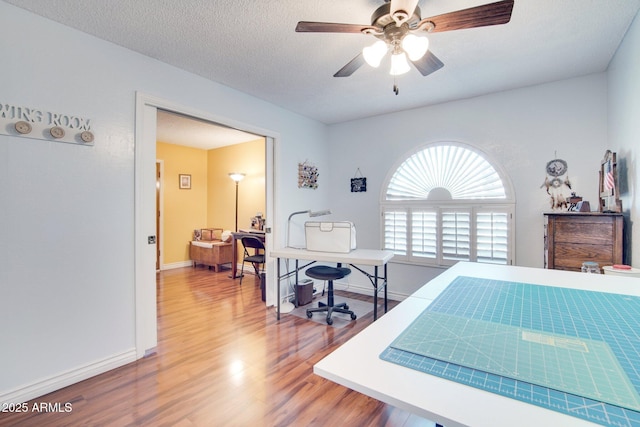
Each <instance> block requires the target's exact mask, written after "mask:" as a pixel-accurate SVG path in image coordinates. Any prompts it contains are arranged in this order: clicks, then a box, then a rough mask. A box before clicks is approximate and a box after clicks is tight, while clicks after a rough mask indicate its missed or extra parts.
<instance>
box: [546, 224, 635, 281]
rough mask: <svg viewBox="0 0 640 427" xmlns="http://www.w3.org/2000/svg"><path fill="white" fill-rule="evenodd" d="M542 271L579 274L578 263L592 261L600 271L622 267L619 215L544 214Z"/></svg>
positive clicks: (621, 225)
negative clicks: (546, 269)
mask: <svg viewBox="0 0 640 427" xmlns="http://www.w3.org/2000/svg"><path fill="white" fill-rule="evenodd" d="M544 216H545V223H544V267H545V268H553V269H556V270H573V271H580V268H581V267H582V263H583V262H585V261H594V262H597V263H598V264H599V265H600V269H601V270H602V267H604V266H606V265H613V264H622V258H623V254H622V230H623V224H624V217H623V215H622V214H620V213H598V212H589V213H581V212H562V213H545V214H544Z"/></svg>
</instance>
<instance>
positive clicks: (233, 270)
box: [229, 237, 240, 279]
mask: <svg viewBox="0 0 640 427" xmlns="http://www.w3.org/2000/svg"><path fill="white" fill-rule="evenodd" d="M237 241H238V240H237V239H236V238H235V237H233V238H232V239H231V250H232V251H233V256H232V259H233V261H232V262H231V275H230V276H229V277H231V278H232V279H237V278H238V277H240V276H239V275H238V243H237Z"/></svg>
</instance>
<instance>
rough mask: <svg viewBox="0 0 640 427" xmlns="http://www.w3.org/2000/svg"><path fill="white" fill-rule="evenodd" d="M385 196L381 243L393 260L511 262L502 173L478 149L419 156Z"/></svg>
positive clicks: (447, 147) (430, 150) (509, 211)
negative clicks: (394, 255)
mask: <svg viewBox="0 0 640 427" xmlns="http://www.w3.org/2000/svg"><path fill="white" fill-rule="evenodd" d="M383 194H384V198H383V201H382V212H383V216H384V221H383V227H384V243H383V244H384V248H385V249H388V250H391V251H393V252H394V253H395V254H396V260H398V261H401V262H402V261H407V262H410V263H415V264H425V265H444V266H447V265H452V264H454V263H455V262H457V261H478V262H488V263H496V264H509V263H511V259H512V247H513V243H512V241H513V236H512V232H511V222H512V220H513V212H514V204H513V201H512V200H509V199H508V198H507V191H506V189H505V185H504V183H503V180H502V178H501V177H500V174H498V172H497V171H496V169H495V168H494V167H493V166H492V165H491V164H490V163H489V162H488V161H487V160H486V159H485V158H484V156H482V155H481V154H480V153H478V152H477V151H476V150H474V149H472V148H470V147H467V146H465V145H463V144H457V143H452V144H439V145H432V146H429V147H427V148H425V149H423V150H421V151H418V152H416V153H414V154H413V155H411V156H410V157H409V158H407V159H406V160H405V161H404V162H403V163H402V164H401V165H400V166H399V167H398V168H397V169H396V171H395V172H394V173H393V175H392V176H391V178H390V180H389V182H388V184H387V186H386V188H385V189H384V193H383Z"/></svg>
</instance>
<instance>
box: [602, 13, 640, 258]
mask: <svg viewBox="0 0 640 427" xmlns="http://www.w3.org/2000/svg"><path fill="white" fill-rule="evenodd" d="M638 16H640V15H637V16H636V18H635V20H634V21H633V23H632V24H631V27H630V28H629V30H628V32H627V35H626V36H625V38H624V40H623V42H622V44H621V45H620V47H619V48H618V52H617V53H616V55H615V56H614V58H613V61H612V62H611V65H610V66H609V72H608V81H609V141H610V146H611V149H612V151H615V152H617V159H618V172H619V181H620V198H621V200H622V209H623V211H624V213H625V227H626V232H625V235H626V238H627V242H628V243H629V242H630V244H627V247H626V250H627V251H628V253H629V254H630V258H629V259H628V260H627V262H629V263H631V265H633V266H634V267H640V225H639V223H638V217H639V216H640V197H638V190H640V168H639V167H638V160H639V155H638V152H639V151H640V120H639V118H640V97H639V95H640V79H639V78H638V76H640V54H639V52H640V18H639V17H638Z"/></svg>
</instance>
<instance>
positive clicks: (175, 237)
mask: <svg viewBox="0 0 640 427" xmlns="http://www.w3.org/2000/svg"><path fill="white" fill-rule="evenodd" d="M265 150H266V144H265V141H264V139H263V138H260V139H257V140H256V141H252V142H247V143H243V144H237V145H231V146H228V147H222V148H217V149H214V150H208V151H207V150H201V149H197V148H190V147H184V146H180V145H173V144H167V143H163V142H158V143H157V144H156V156H157V159H158V160H163V161H164V177H163V181H162V182H163V185H164V188H163V196H164V207H163V214H164V230H163V232H164V233H163V235H161V236H160V250H161V251H163V263H164V264H165V265H166V264H172V263H180V262H184V261H188V260H189V241H190V240H191V238H192V234H193V230H194V229H196V228H209V227H217V228H223V229H225V230H232V231H233V230H234V228H235V197H236V196H235V194H236V193H235V190H236V187H235V183H234V182H233V181H232V180H231V178H229V173H230V172H241V173H244V174H246V176H245V178H244V179H243V180H242V181H241V182H240V184H239V186H238V228H241V229H243V228H249V227H250V225H251V222H250V218H251V217H253V216H255V215H256V213H257V212H262V213H263V215H264V213H265V209H266V194H265V192H266V191H265V190H266V187H265V174H266V169H265V168H266V157H265ZM179 174H190V175H191V190H180V189H179V186H178V175H179Z"/></svg>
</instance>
